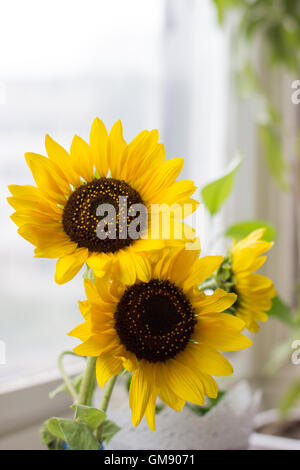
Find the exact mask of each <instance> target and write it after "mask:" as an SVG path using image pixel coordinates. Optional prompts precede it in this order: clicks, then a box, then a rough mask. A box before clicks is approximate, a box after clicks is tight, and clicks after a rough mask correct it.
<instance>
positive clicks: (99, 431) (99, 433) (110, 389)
mask: <svg viewBox="0 0 300 470" xmlns="http://www.w3.org/2000/svg"><path fill="white" fill-rule="evenodd" d="M117 378H118V376H117V375H115V376H114V377H111V378H110V379H109V381H108V382H107V385H106V387H105V390H104V393H103V397H102V401H101V404H100V410H101V411H104V412H105V413H106V411H107V407H108V405H109V402H110V399H111V395H112V392H113V389H114V386H115V383H116V381H117ZM102 428H103V423H102V424H100V426H99V427H98V429H97V431H96V436H97V439H98V441H99V442H101V437H102Z"/></svg>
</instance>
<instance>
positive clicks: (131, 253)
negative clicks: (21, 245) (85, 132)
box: [8, 118, 198, 284]
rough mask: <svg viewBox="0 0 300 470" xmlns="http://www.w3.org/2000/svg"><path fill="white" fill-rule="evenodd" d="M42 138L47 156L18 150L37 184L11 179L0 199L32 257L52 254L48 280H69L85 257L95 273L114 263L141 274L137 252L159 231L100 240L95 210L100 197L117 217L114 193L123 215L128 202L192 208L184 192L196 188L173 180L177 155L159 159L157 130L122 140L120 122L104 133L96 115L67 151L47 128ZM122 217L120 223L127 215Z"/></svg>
mask: <svg viewBox="0 0 300 470" xmlns="http://www.w3.org/2000/svg"><path fill="white" fill-rule="evenodd" d="M45 145H46V151H47V154H48V157H49V158H47V157H44V156H42V155H37V154H33V153H27V154H25V158H26V161H27V163H28V166H29V168H30V170H31V172H32V174H33V178H34V180H35V182H36V185H37V187H36V186H30V185H24V186H19V185H11V186H10V187H9V189H10V191H11V193H12V196H13V197H9V198H8V201H9V203H10V204H11V205H12V207H13V208H14V209H15V210H16V212H15V213H14V214H13V215H12V216H11V217H12V220H13V221H14V222H15V223H16V224H17V225H18V227H19V229H18V232H19V234H20V235H21V236H22V237H24V238H25V239H26V240H28V241H29V242H30V243H32V244H33V245H35V247H36V249H35V256H37V257H43V258H58V261H57V265H56V274H55V280H56V282H58V283H59V284H63V283H65V282H67V281H69V280H70V279H72V278H73V277H74V276H75V275H76V274H77V272H78V271H79V270H80V269H81V267H82V266H83V264H84V263H85V262H86V263H87V264H88V266H89V267H90V268H92V269H93V270H94V272H95V274H96V275H97V276H99V277H101V276H103V275H104V274H105V273H106V271H107V270H108V269H109V268H111V267H113V266H117V268H118V269H119V275H120V276H121V279H122V280H123V281H124V282H127V283H134V282H135V280H136V279H140V280H144V279H145V277H147V275H148V271H149V265H148V262H147V259H146V258H145V257H144V256H143V253H144V252H146V251H149V250H157V249H161V248H163V247H164V246H165V245H166V242H164V241H163V240H162V237H160V236H158V237H157V239H152V240H151V239H150V238H148V239H143V238H142V237H138V239H132V238H130V237H128V236H127V237H122V234H121V235H120V233H119V231H118V232H117V233H116V238H115V239H112V238H111V237H108V238H106V239H100V238H99V237H98V236H97V224H98V223H99V220H100V219H99V217H98V216H97V215H98V214H97V211H96V209H97V207H99V205H100V204H102V203H110V204H112V205H113V206H114V207H115V209H116V211H117V224H120V223H121V222H120V221H121V219H122V215H123V213H121V210H120V209H119V206H118V201H119V197H120V196H123V198H126V202H127V205H128V214H130V207H131V206H133V204H143V205H144V206H145V207H146V208H147V209H148V210H149V208H150V206H151V205H152V204H168V205H172V204H174V203H176V204H177V205H179V206H183V205H184V204H188V205H189V207H191V211H190V212H193V211H194V210H195V209H196V208H197V205H198V203H197V202H196V201H195V200H193V199H191V198H190V196H191V195H192V194H193V193H194V191H195V189H196V188H195V186H194V184H193V182H192V181H175V180H176V178H177V177H178V175H179V173H180V171H181V169H182V166H183V159H182V158H174V159H171V160H165V151H164V146H163V145H162V144H159V143H158V132H157V130H153V131H151V132H148V131H143V132H141V133H140V134H138V135H137V137H136V138H135V139H133V141H132V142H131V143H130V144H129V145H127V144H126V142H125V140H124V138H123V131H122V125H121V122H120V121H118V122H116V123H115V124H114V125H113V127H112V129H111V131H110V133H109V134H108V133H107V130H106V128H105V126H104V124H103V123H102V121H101V120H100V119H98V118H96V119H95V120H94V122H93V125H92V128H91V133H90V142H89V144H88V143H86V142H85V141H84V140H83V139H81V138H80V137H78V136H75V137H74V139H73V142H72V145H71V152H70V155H69V153H68V152H67V151H66V150H64V149H63V148H62V147H61V146H60V145H59V144H57V143H56V142H55V141H54V140H52V139H51V137H49V136H48V135H47V136H46V141H45ZM186 215H188V214H185V216H186ZM123 219H124V220H123V222H124V223H125V226H126V224H127V225H129V223H130V222H131V221H132V220H133V219H134V216H130V215H128V218H127V219H126V217H125V216H124V217H123ZM180 220H182V218H181V219H180ZM149 224H150V221H149ZM180 225H181V222H180ZM119 226H120V225H119ZM192 236H193V235H192ZM173 238H174V237H173ZM187 238H188V237H187ZM174 242H175V240H174Z"/></svg>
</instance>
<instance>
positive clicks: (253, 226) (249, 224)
mask: <svg viewBox="0 0 300 470" xmlns="http://www.w3.org/2000/svg"><path fill="white" fill-rule="evenodd" d="M259 228H265V229H266V231H265V233H264V236H263V240H265V241H267V242H270V241H273V240H275V239H276V237H277V232H276V229H275V227H274V226H273V225H272V224H270V223H269V222H266V221H264V220H245V221H243V222H238V223H237V224H234V225H231V227H229V228H228V229H227V230H226V232H225V235H226V237H231V238H236V239H237V240H241V239H242V238H245V237H247V236H248V235H249V234H250V233H251V232H254V230H257V229H259Z"/></svg>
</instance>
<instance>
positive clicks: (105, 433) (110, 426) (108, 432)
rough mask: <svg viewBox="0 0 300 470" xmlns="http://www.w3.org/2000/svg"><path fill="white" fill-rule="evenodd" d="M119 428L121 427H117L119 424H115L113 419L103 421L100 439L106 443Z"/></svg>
mask: <svg viewBox="0 0 300 470" xmlns="http://www.w3.org/2000/svg"><path fill="white" fill-rule="evenodd" d="M120 429H121V428H119V426H117V425H116V423H114V422H113V421H110V420H107V421H104V423H103V424H102V428H101V439H102V441H104V442H105V443H106V444H108V443H109V441H110V440H111V439H112V438H113V437H114V435H115V434H117V432H119V431H120Z"/></svg>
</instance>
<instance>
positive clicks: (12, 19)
mask: <svg viewBox="0 0 300 470" xmlns="http://www.w3.org/2000/svg"><path fill="white" fill-rule="evenodd" d="M0 41H1V44H5V47H3V48H1V52H0V160H1V174H0V188H1V191H2V194H3V195H6V196H8V191H7V185H8V184H12V183H13V184H32V183H33V180H32V177H31V174H30V171H29V169H28V168H27V166H26V164H25V160H24V159H23V157H22V155H23V154H24V152H26V151H32V152H36V153H41V154H44V153H45V150H44V135H45V134H46V133H49V134H50V135H51V136H52V137H53V138H54V139H55V140H57V141H59V142H60V143H61V144H62V145H64V146H65V147H66V148H67V149H68V148H69V147H70V144H71V139H72V137H73V135H74V134H75V133H76V134H78V135H81V136H82V137H83V138H85V139H87V138H88V135H89V127H90V125H91V123H92V120H93V118H94V117H95V116H99V117H101V118H102V119H103V121H104V122H105V124H106V125H107V126H108V127H110V126H111V125H112V124H113V122H115V121H116V120H117V119H120V118H121V120H122V122H123V124H124V135H125V138H126V140H127V141H128V140H130V139H132V138H133V137H134V136H135V135H136V134H137V133H138V132H140V131H141V130H143V129H152V128H158V129H160V131H161V132H160V135H161V141H162V142H164V143H165V145H166V154H167V157H171V156H184V157H185V158H186V166H185V168H186V170H185V171H186V173H185V175H184V177H189V178H192V179H195V180H196V181H197V183H198V184H202V183H203V175H204V174H205V177H206V178H210V177H211V176H215V174H216V172H217V170H218V168H220V166H221V165H222V164H223V163H222V161H221V159H222V158H223V156H222V152H221V149H222V145H223V137H224V132H225V130H224V129H225V126H224V106H225V105H224V103H225V101H226V96H225V95H224V93H223V92H224V90H225V88H226V83H225V80H224V69H225V58H224V57H225V56H224V47H225V46H224V45H223V43H222V41H223V36H222V35H221V33H220V31H219V28H218V26H217V21H216V19H215V17H214V11H213V7H212V5H211V1H210V0H191V1H187V0H143V1H141V0H126V1H125V0H86V1H85V2H82V1H78V0H75V1H74V0H72V1H70V0H64V1H58V0H51V1H49V0H44V1H43V2H41V1H38V0H27V1H26V2H22V1H16V0H12V1H10V2H2V4H1V16H0ZM217 85H218V86H217ZM204 170H205V171H204ZM11 212H12V211H11V208H10V206H9V205H8V204H7V202H6V200H5V197H3V198H1V201H0V213H1V229H2V231H1V235H2V243H1V245H0V256H1V264H0V276H1V284H0V294H1V311H2V312H1V317H0V318H1V320H0V331H1V340H3V341H5V344H6V353H7V361H6V362H7V363H6V364H5V365H0V388H1V382H7V380H13V379H14V378H15V377H19V376H24V377H25V376H27V375H28V374H34V373H36V372H40V371H41V370H43V371H44V370H47V368H51V367H54V366H55V362H56V356H57V355H58V354H59V353H60V352H61V350H62V349H71V348H72V347H73V346H74V345H75V341H74V340H73V339H71V338H70V337H68V336H67V335H66V333H67V332H68V331H70V330H71V329H72V328H73V327H74V326H75V325H76V324H78V323H79V322H80V321H81V317H80V313H79V311H78V307H77V300H79V299H84V296H85V295H84V292H83V287H82V281H81V278H80V275H79V276H77V278H76V279H74V280H73V281H71V282H70V283H68V284H67V285H64V286H58V285H56V284H55V282H54V270H55V260H44V259H34V257H33V247H32V246H31V245H30V244H29V243H28V242H26V241H25V240H24V239H22V238H21V237H20V236H19V235H18V234H17V230H16V226H15V225H14V224H13V222H12V221H11V220H10V219H9V215H10V214H11Z"/></svg>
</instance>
